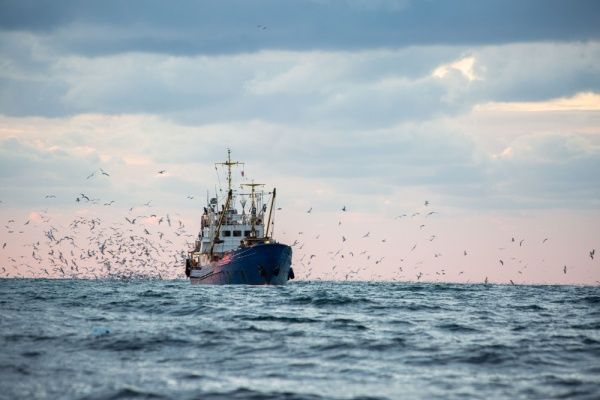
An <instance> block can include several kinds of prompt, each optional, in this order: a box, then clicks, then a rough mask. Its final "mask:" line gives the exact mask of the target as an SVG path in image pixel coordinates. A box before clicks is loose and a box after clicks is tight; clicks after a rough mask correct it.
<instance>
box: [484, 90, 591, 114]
mask: <svg viewBox="0 0 600 400" xmlns="http://www.w3.org/2000/svg"><path fill="white" fill-rule="evenodd" d="M475 111H484V112H485V111H511V112H545V111H546V112H547V111H600V94H598V93H593V92H583V93H577V94H575V95H574V96H571V97H560V98H557V99H550V100H547V101H537V102H532V101H531V102H512V103H507V102H491V103H485V104H477V105H476V106H475Z"/></svg>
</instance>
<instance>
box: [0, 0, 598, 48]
mask: <svg viewBox="0 0 600 400" xmlns="http://www.w3.org/2000/svg"><path fill="white" fill-rule="evenodd" d="M0 7H1V10H0V11H1V12H0V29H1V30H3V31H5V32H6V31H13V32H14V31H20V32H33V33H36V34H40V35H42V34H43V36H44V37H45V38H47V40H48V42H49V43H51V45H52V47H54V48H56V49H61V52H63V53H69V54H79V55H86V56H98V55H108V54H115V53H128V52H151V53H162V54H176V55H197V54H232V53H246V52H257V51H261V50H275V49H277V50H292V51H309V50H326V51H331V50H361V49H363V50H364V49H367V48H374V47H376V48H384V47H385V48H399V47H405V46H412V45H459V46H460V45H481V44H501V43H515V42H531V41H576V40H595V39H598V38H599V33H600V30H599V28H598V24H597V20H596V18H595V16H596V15H598V12H599V11H600V6H599V5H598V3H597V2H595V1H578V2H576V3H570V2H564V1H559V0H545V1H544V0H534V1H529V2H527V4H523V3H522V2H521V1H517V0H512V1H506V0H504V1H499V0H497V1H486V2H485V3H481V2H477V1H466V0H464V1H453V2H423V1H405V0H400V1H393V0H380V1H362V0H361V1H356V0H350V1H341V2H340V1H311V0H307V1H298V2H292V3H289V2H285V3H284V2H281V1H277V0H263V1H244V0H234V1H228V2H221V1H212V0H210V1H192V0H187V1H186V0H183V1H179V2H178V3H177V6H176V7H173V6H172V5H171V4H166V3H164V2H161V1H142V0H137V1H136V0H134V1H128V2H125V3H124V2H122V1H118V0H108V1H104V2H102V3H95V4H92V3H80V2H76V1H72V0H62V1H61V0H58V1H52V2H39V1H32V0H18V1H4V2H3V3H2V6H0ZM263 27H265V29H262V28H263ZM507 27H510V29H507Z"/></svg>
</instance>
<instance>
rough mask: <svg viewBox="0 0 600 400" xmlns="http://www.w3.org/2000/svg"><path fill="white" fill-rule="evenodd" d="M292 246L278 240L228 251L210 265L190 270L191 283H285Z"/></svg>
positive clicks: (290, 261)
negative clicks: (277, 241) (219, 259)
mask: <svg viewBox="0 0 600 400" xmlns="http://www.w3.org/2000/svg"><path fill="white" fill-rule="evenodd" d="M291 264H292V248H291V247H290V246H287V245H284V244H281V243H267V244H256V245H254V246H252V247H247V248H240V249H237V250H234V251H232V252H231V253H229V254H227V255H226V256H225V257H224V258H223V259H222V260H221V261H219V262H216V263H213V264H212V265H210V266H204V267H202V268H199V269H192V271H191V274H190V280H191V282H192V283H193V284H207V285H284V284H285V283H286V282H287V281H288V279H289V278H290V268H291Z"/></svg>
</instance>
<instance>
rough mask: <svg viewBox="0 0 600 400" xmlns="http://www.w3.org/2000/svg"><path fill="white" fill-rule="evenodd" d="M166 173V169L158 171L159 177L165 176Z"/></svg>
mask: <svg viewBox="0 0 600 400" xmlns="http://www.w3.org/2000/svg"><path fill="white" fill-rule="evenodd" d="M165 172H167V171H165V170H164V169H161V170H160V171H158V173H159V175H162V174H164V173H165Z"/></svg>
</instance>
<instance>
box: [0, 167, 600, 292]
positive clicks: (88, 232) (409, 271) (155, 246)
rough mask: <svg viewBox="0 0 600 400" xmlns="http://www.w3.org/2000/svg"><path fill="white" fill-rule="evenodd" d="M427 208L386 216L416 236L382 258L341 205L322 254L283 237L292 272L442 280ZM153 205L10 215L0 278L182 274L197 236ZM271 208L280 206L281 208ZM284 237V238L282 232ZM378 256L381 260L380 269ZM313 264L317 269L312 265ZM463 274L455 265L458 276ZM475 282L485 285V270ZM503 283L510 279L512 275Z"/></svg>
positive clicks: (85, 199)
mask: <svg viewBox="0 0 600 400" xmlns="http://www.w3.org/2000/svg"><path fill="white" fill-rule="evenodd" d="M165 173H166V170H160V171H158V172H157V175H164V174H165ZM96 175H102V176H106V177H110V174H109V173H108V172H106V171H105V170H103V169H102V168H100V169H99V170H98V171H94V172H92V173H91V174H89V175H88V176H87V177H86V180H89V179H92V178H94V177H95V176H96ZM55 198H56V196H55V195H53V194H48V195H46V196H45V199H46V200H50V199H55ZM193 198H194V197H193V196H191V195H188V196H187V199H193ZM75 202H76V203H77V204H84V205H86V207H87V206H104V207H109V206H112V205H113V204H115V201H114V200H110V201H104V200H101V199H100V198H94V197H93V196H90V195H88V194H86V193H79V194H78V195H77V196H75ZM429 206H430V202H429V201H425V202H424V203H423V207H421V208H420V209H418V210H415V211H414V212H411V213H408V214H400V215H397V216H395V217H393V220H403V219H407V220H410V221H411V224H410V226H411V227H412V229H414V232H413V233H412V234H411V235H410V237H411V238H412V239H415V238H416V239H417V240H416V241H415V242H414V243H411V245H410V246H408V247H407V248H406V250H405V251H404V254H403V255H402V253H401V251H402V250H401V248H400V246H398V247H397V249H398V254H399V257H398V258H396V259H394V260H385V256H380V255H379V253H378V252H377V251H376V247H377V246H378V245H385V244H387V243H389V242H388V240H387V238H385V237H376V235H374V234H372V233H371V231H367V232H365V233H363V234H362V235H359V236H358V237H355V238H354V239H353V240H350V237H351V236H352V235H351V234H350V233H344V232H343V230H342V229H343V228H342V224H343V221H344V217H343V215H344V214H346V213H347V211H348V208H347V207H346V206H345V205H344V206H343V207H341V209H340V212H341V215H339V218H338V221H337V233H336V234H337V235H339V241H340V247H339V248H337V249H334V250H331V249H327V250H326V251H325V252H323V251H319V250H317V249H316V247H317V245H318V244H319V243H322V242H323V240H322V239H321V234H322V233H318V234H316V235H315V234H310V233H308V232H307V233H306V234H305V233H304V232H298V233H297V236H296V238H295V240H294V241H293V243H290V244H291V246H292V247H293V248H294V260H293V263H294V268H295V270H296V275H297V276H298V277H299V278H301V279H307V280H380V279H392V280H405V281H421V280H427V281H436V280H446V279H448V275H449V274H448V272H449V271H448V267H447V266H445V265H446V264H445V262H443V261H440V260H442V253H441V252H440V251H439V250H437V249H436V248H435V246H433V244H434V243H435V242H434V241H435V240H436V239H437V238H438V235H436V234H433V233H430V232H429V227H430V226H431V225H432V224H431V223H430V221H431V220H432V219H433V218H435V217H433V216H434V215H435V214H438V213H437V211H434V210H430V208H429ZM154 209H155V208H154V206H153V205H152V202H151V201H149V202H146V203H144V204H140V205H137V206H132V207H129V208H128V211H127V212H126V214H125V215H122V217H121V220H120V221H119V220H117V221H115V216H114V215H112V216H111V218H110V220H106V221H105V220H103V219H102V218H101V217H99V216H97V215H94V213H86V216H82V215H79V216H77V217H75V218H73V219H72V220H70V221H69V222H68V223H62V224H61V223H60V221H58V220H56V219H55V218H54V217H53V216H52V215H50V214H49V213H48V211H47V209H46V210H42V211H40V212H39V213H36V216H37V217H36V218H35V219H27V220H26V221H24V222H23V223H22V224H21V223H18V222H16V221H15V220H14V219H10V220H8V221H7V222H6V224H5V225H4V229H5V232H4V234H3V235H2V236H3V237H6V238H7V239H8V240H6V241H3V243H2V245H1V251H4V252H6V255H4V256H3V257H2V258H1V259H5V260H7V261H8V265H2V266H0V277H19V278H40V277H41V278H46V277H60V278H119V279H132V278H158V279H172V278H183V277H184V274H183V272H184V268H183V266H184V263H185V257H186V254H185V250H186V249H189V248H191V247H193V245H194V240H195V237H196V235H195V234H192V233H188V232H187V231H186V229H185V224H184V222H183V221H182V220H181V218H180V217H179V215H178V214H173V215H174V217H172V216H171V215H170V214H168V213H162V214H161V213H160V212H158V211H157V212H152V211H153V210H154ZM278 210H281V207H279V208H278ZM312 212H313V208H312V207H310V208H309V209H308V210H306V214H307V215H308V216H310V215H311V213H312ZM90 215H91V216H90ZM315 233H316V232H315ZM31 234H33V235H35V234H38V235H40V236H41V237H40V238H39V239H36V240H35V241H33V242H26V240H25V238H30V237H31ZM19 236H21V239H19ZM283 236H286V234H285V232H283ZM311 238H312V239H314V240H311ZM357 240H358V242H357ZM24 241H25V243H23V242H24ZM286 241H287V240H285V241H284V242H286ZM290 241H291V240H290ZM392 241H393V240H392ZM547 241H548V238H544V239H543V240H542V241H541V245H544V244H545V243H546V242H547ZM350 242H352V245H351V244H350ZM510 243H511V244H512V245H513V246H517V243H518V248H520V247H523V246H526V245H527V242H526V241H525V239H520V240H517V239H516V238H515V237H512V238H511V239H510ZM12 246H20V249H18V250H17V251H15V249H11V247H12ZM418 246H419V247H422V248H424V249H425V251H426V252H428V254H427V255H423V254H419V255H418V256H417V252H418V251H415V250H416V249H417V247H418ZM29 249H30V251H31V252H30V253H29ZM369 249H370V250H369ZM499 250H505V248H500V249H499ZM461 253H462V256H463V257H467V256H468V255H469V251H467V249H464V250H462V252H461ZM8 254H12V255H8ZM17 254H18V255H17ZM594 256H595V249H592V250H590V251H589V258H590V259H591V260H594ZM428 257H433V260H431V259H429V260H428V259H427V258H428ZM505 259H507V258H499V259H498V264H499V266H500V267H501V268H502V267H504V265H505V261H504V260H505ZM384 260H385V264H386V265H385V268H382V266H383V265H384ZM507 260H509V261H510V262H512V264H513V265H517V266H518V267H519V269H518V271H517V273H518V274H522V273H523V270H524V269H527V265H526V264H525V263H523V260H522V259H519V258H518V257H516V256H512V257H510V258H509V259H507ZM436 261H438V262H437V263H436ZM509 261H507V262H509ZM317 264H318V265H319V267H318V268H315V265H317ZM424 265H430V266H431V265H439V268H437V270H436V271H434V272H431V269H429V272H428V271H427V268H423V266H424ZM326 266H331V267H327V268H326V269H327V270H326V271H323V267H326ZM300 267H301V268H300ZM561 269H562V273H563V274H567V271H568V268H567V266H566V265H563V266H562V267H561ZM464 272H465V271H459V273H458V276H460V275H462V274H464ZM482 281H483V282H484V283H486V284H487V283H488V282H489V279H488V276H485V278H483V279H482ZM507 283H510V284H513V285H514V284H515V282H514V281H513V280H512V279H509V281H508V282H507ZM597 283H600V282H597Z"/></svg>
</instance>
